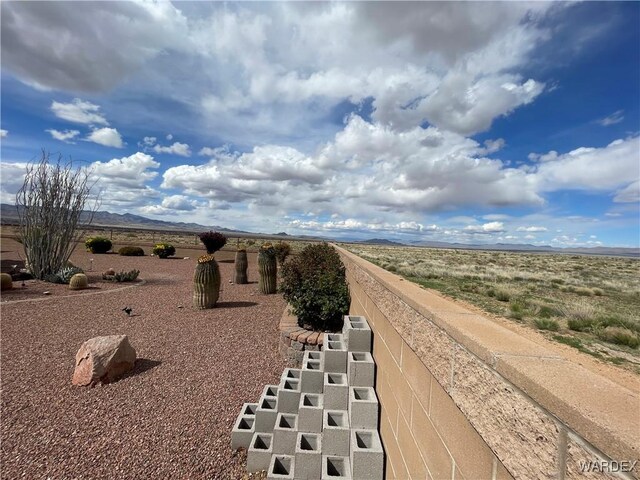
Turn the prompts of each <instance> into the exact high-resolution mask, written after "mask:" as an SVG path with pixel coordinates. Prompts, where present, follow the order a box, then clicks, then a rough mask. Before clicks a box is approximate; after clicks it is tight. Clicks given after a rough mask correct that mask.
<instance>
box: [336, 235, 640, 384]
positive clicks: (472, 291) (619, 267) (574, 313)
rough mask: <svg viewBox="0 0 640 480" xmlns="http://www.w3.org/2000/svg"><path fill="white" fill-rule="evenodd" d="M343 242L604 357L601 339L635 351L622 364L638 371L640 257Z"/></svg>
mask: <svg viewBox="0 0 640 480" xmlns="http://www.w3.org/2000/svg"><path fill="white" fill-rule="evenodd" d="M342 246H343V247H344V248H347V249H348V250H350V251H352V252H353V253H355V254H357V255H360V256H361V257H363V258H365V259H367V260H369V261H371V262H373V263H375V264H377V265H379V266H381V267H383V268H385V269H387V270H390V271H392V272H395V273H397V274H399V275H402V276H403V277H405V278H407V279H408V280H412V281H414V282H416V283H419V284H421V285H423V286H425V287H427V288H433V289H435V290H438V291H440V292H442V293H444V294H446V295H448V296H450V297H452V298H460V299H463V300H465V301H468V302H470V303H472V304H474V305H476V306H478V307H480V308H482V309H484V310H486V311H487V312H490V313H493V314H498V315H502V316H505V317H509V318H511V319H513V320H514V321H518V322H520V323H525V324H528V325H530V326H531V327H532V328H537V329H541V330H551V331H555V330H557V331H559V332H560V333H562V334H563V335H562V338H568V337H571V338H575V340H576V342H574V343H576V344H578V343H579V344H580V349H581V350H582V351H584V352H586V353H590V354H592V355H595V356H601V357H602V355H601V354H600V353H598V351H599V349H598V348H597V347H598V345H599V344H601V343H602V342H604V343H605V344H606V346H607V348H610V349H611V348H612V349H619V350H621V351H624V352H625V353H626V354H628V355H627V357H629V358H632V359H637V363H635V362H626V363H625V364H624V366H625V367H627V368H630V369H631V370H635V371H637V372H640V368H639V367H640V351H638V346H639V345H640V314H639V312H640V261H639V260H638V259H634V258H624V257H604V256H586V255H563V254H540V253H528V252H496V251H479V250H453V249H433V248H421V247H389V246H379V245H351V244H349V245H347V244H344V245H342ZM612 328H614V330H611V329H612ZM556 336H557V335H556ZM636 340H638V341H637V342H636ZM591 347H593V348H591ZM576 348H577V347H576ZM603 358H604V357H603Z"/></svg>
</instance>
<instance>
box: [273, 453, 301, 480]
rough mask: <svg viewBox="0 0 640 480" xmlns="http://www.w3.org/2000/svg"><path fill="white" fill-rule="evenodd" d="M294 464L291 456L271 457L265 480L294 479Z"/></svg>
mask: <svg viewBox="0 0 640 480" xmlns="http://www.w3.org/2000/svg"><path fill="white" fill-rule="evenodd" d="M295 463H296V460H295V458H294V456H293V455H272V457H271V463H270V464H269V470H267V480H282V479H291V480H293V479H294V478H296V477H295V476H294V475H295V472H294V470H295Z"/></svg>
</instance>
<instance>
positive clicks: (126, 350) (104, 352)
mask: <svg viewBox="0 0 640 480" xmlns="http://www.w3.org/2000/svg"><path fill="white" fill-rule="evenodd" d="M135 361H136V351H135V349H134V348H133V347H132V346H131V344H130V343H129V339H128V338H127V336H126V335H109V336H106V337H95V338H92V339H91V340H87V341H86V342H84V343H83V344H82V346H81V347H80V350H78V353H76V369H75V371H74V372H73V380H72V383H73V384H74V385H79V386H85V385H92V386H93V385H95V384H97V383H109V382H113V381H114V380H117V379H118V378H120V377H121V376H122V375H123V374H124V373H126V372H128V371H129V370H132V369H133V365H134V363H135Z"/></svg>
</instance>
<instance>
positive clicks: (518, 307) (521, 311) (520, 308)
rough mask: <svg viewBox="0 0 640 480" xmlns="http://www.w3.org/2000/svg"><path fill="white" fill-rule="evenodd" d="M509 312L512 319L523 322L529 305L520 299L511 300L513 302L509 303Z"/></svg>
mask: <svg viewBox="0 0 640 480" xmlns="http://www.w3.org/2000/svg"><path fill="white" fill-rule="evenodd" d="M509 310H510V312H509V316H510V317H511V318H515V319H516V320H522V319H523V318H524V315H525V313H526V311H527V303H526V302H525V301H524V300H522V299H520V298H517V299H514V300H511V302H510V303H509Z"/></svg>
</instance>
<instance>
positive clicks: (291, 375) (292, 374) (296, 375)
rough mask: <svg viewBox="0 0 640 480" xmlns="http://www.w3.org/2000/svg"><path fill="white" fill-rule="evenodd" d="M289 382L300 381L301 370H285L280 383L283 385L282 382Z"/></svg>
mask: <svg viewBox="0 0 640 480" xmlns="http://www.w3.org/2000/svg"><path fill="white" fill-rule="evenodd" d="M285 379H287V380H289V379H294V380H300V369H299V368H285V369H284V371H283V372H282V376H281V377H280V383H282V380H285Z"/></svg>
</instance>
